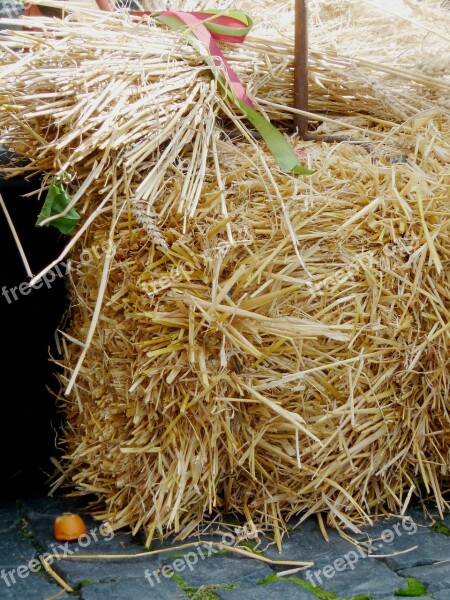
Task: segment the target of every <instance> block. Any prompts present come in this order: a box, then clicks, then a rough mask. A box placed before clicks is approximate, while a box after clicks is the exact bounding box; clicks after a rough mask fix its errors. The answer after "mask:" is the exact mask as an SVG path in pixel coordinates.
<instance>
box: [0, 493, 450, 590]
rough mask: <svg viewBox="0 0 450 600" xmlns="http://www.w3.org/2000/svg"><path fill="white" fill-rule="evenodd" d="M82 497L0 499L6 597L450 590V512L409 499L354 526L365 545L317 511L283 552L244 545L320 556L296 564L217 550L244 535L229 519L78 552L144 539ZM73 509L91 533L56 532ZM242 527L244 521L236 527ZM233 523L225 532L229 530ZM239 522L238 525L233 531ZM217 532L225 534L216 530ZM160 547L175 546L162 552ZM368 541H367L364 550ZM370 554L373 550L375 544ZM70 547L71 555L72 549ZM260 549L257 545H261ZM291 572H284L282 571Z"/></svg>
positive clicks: (266, 543) (271, 553) (288, 556)
mask: <svg viewBox="0 0 450 600" xmlns="http://www.w3.org/2000/svg"><path fill="white" fill-rule="evenodd" d="M84 506H85V505H83V504H80V500H77V501H74V500H70V499H67V498H64V497H57V498H48V497H42V498H36V499H29V500H26V499H25V500H18V501H17V502H11V503H8V504H4V505H2V507H1V508H0V533H1V537H0V577H1V578H0V599H5V600H6V599H14V600H22V599H23V600H44V599H49V598H54V597H56V596H57V595H58V594H60V595H59V596H58V597H59V598H70V597H71V598H78V599H83V600H103V599H105V600H106V599H107V600H128V599H129V600H144V599H145V600H147V599H158V600H175V599H177V598H179V599H183V598H194V599H196V600H216V599H220V600H241V599H242V600H259V599H265V598H267V597H269V598H270V599H271V600H288V599H289V600H291V599H292V600H315V599H319V600H336V599H339V600H340V599H343V598H345V599H349V598H352V599H354V600H356V599H357V600H396V599H397V600H398V598H399V597H414V598H418V599H422V600H424V599H425V598H434V599H435V600H450V537H449V536H450V515H445V516H444V518H443V519H441V518H439V516H438V515H437V514H436V512H435V511H434V510H433V509H432V508H431V507H427V510H426V511H425V512H426V513H427V514H426V516H424V511H423V510H422V509H419V508H412V509H410V510H409V511H408V513H407V517H408V518H406V519H404V520H402V519H400V518H397V517H391V518H389V519H382V520H379V521H377V522H376V523H375V524H374V525H373V526H372V527H368V528H366V529H365V530H364V534H352V537H353V538H354V539H355V540H357V541H358V542H359V547H358V546H355V545H354V544H351V543H350V542H348V541H346V540H345V539H343V538H342V537H341V536H339V535H338V534H337V533H336V532H335V531H334V530H329V531H328V534H329V541H328V542H327V541H326V540H325V539H324V538H323V536H322V534H321V532H320V529H319V526H318V524H317V521H316V519H314V518H311V519H309V520H308V521H306V522H304V523H302V524H301V525H300V526H297V527H295V526H294V525H293V527H292V528H291V529H290V530H289V534H288V535H287V536H286V537H285V538H284V545H283V553H282V554H281V555H280V554H278V552H277V550H276V548H275V546H274V545H273V544H270V540H267V539H266V538H262V542H261V544H260V545H257V544H256V542H255V540H254V539H250V540H247V541H245V542H244V546H245V547H246V548H247V549H248V550H250V551H252V552H255V553H258V552H261V551H262V552H263V554H264V555H265V556H267V557H268V558H271V559H280V558H281V559H284V560H301V561H314V565H313V566H311V567H310V568H306V569H303V570H300V571H297V572H286V569H290V567H286V566H281V565H273V564H268V563H264V562H261V561H260V560H256V559H252V558H247V557H243V556H237V555H236V554H234V553H232V552H229V551H227V550H225V551H218V550H217V548H212V547H211V546H209V545H208V544H206V540H211V539H216V540H218V541H220V540H221V541H222V542H224V543H226V544H230V543H231V541H232V540H233V538H234V540H236V539H237V534H236V532H239V531H241V534H240V536H241V537H242V535H243V531H245V529H244V530H242V524H241V525H239V524H238V522H236V521H235V522H234V523H233V521H232V520H230V522H229V524H228V525H227V526H221V534H220V535H219V532H217V535H216V536H215V537H214V538H211V537H207V536H206V537H204V538H202V540H203V541H199V540H198V539H197V538H195V540H188V541H191V542H192V541H195V542H197V544H196V545H195V546H191V547H189V548H184V549H178V548H176V546H179V545H180V542H172V541H170V540H169V541H167V542H165V543H164V544H159V543H157V544H156V545H155V544H154V545H153V549H157V550H159V552H158V554H153V555H149V556H144V557H140V558H129V559H126V558H125V559H114V560H111V559H109V560H108V559H101V560H82V559H80V558H78V557H77V554H78V555H80V554H84V555H86V554H89V555H99V554H103V555H105V554H106V555H112V554H118V553H120V554H129V555H132V554H136V553H138V552H142V551H145V548H144V545H143V540H142V539H139V538H138V537H132V536H131V535H130V534H128V533H125V532H116V533H113V532H112V531H111V530H109V529H108V527H107V525H106V524H101V523H99V522H96V521H94V520H93V519H92V518H91V517H90V515H89V514H88V513H87V511H86V509H85V508H84ZM67 511H69V512H70V511H76V512H79V513H80V514H82V515H83V517H84V518H85V521H86V524H87V528H88V533H87V534H86V535H85V536H83V537H82V538H79V540H78V541H75V542H71V543H67V544H64V543H62V542H57V541H56V540H55V539H54V538H53V533H52V525H53V520H54V518H55V517H56V516H57V515H59V514H61V513H63V512H67ZM239 527H241V529H239ZM226 531H228V533H227V535H225V536H224V535H223V532H226ZM231 532H233V533H231ZM218 535H219V537H217V536H218ZM163 548H170V550H169V551H168V552H166V553H162V552H161V550H162V549H163ZM364 549H365V551H364ZM45 552H49V553H54V552H58V553H59V554H60V555H63V556H64V555H65V556H66V558H60V559H57V560H54V562H53V565H52V566H53V568H54V569H55V571H56V572H57V573H58V574H59V575H60V576H61V577H62V578H63V579H64V580H65V581H66V582H67V583H69V585H70V586H72V588H73V589H74V593H71V594H69V593H67V592H64V591H63V590H62V588H61V587H60V586H59V585H58V584H57V583H56V582H55V581H54V580H53V579H51V578H50V577H49V576H48V575H47V574H46V573H45V571H44V569H43V568H42V565H41V558H42V556H43V555H44V553H45ZM367 553H369V554H370V556H368V554H367ZM68 556H72V557H73V558H67V557H68ZM255 556H256V558H257V554H255ZM282 572H284V573H283V574H281V573H282Z"/></svg>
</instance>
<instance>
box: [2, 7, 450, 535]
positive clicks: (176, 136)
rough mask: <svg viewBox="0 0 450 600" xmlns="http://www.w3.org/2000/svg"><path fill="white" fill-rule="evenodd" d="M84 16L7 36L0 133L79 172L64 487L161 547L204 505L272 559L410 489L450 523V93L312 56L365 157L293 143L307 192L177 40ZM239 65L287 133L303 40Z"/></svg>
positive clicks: (266, 45) (410, 75)
mask: <svg viewBox="0 0 450 600" xmlns="http://www.w3.org/2000/svg"><path fill="white" fill-rule="evenodd" d="M333 6H336V3H335V4H334V5H333ZM362 6H364V5H362ZM77 10H78V11H80V10H81V9H79V8H78V9H77ZM423 10H425V9H423ZM427 10H428V11H430V13H431V12H432V11H433V10H434V9H431V8H428V9H427ZM436 10H437V9H436ZM83 11H84V12H83ZM368 11H369V9H368ZM369 12H370V11H369ZM82 16H83V22H82V23H80V22H76V21H72V20H70V19H69V20H68V21H65V22H63V23H61V22H57V21H51V20H42V21H41V27H43V28H44V27H45V32H44V33H42V34H36V35H35V36H30V35H29V34H23V33H20V32H16V33H11V34H8V33H6V34H3V35H2V36H1V37H0V55H1V60H2V65H3V66H2V68H1V70H0V78H1V82H2V93H1V94H0V131H1V132H2V134H1V138H2V140H3V141H5V142H7V143H8V144H9V145H11V146H12V147H14V148H15V149H17V150H19V151H22V152H23V153H24V154H25V155H26V156H28V157H29V158H30V159H31V167H30V169H29V171H30V172H32V171H35V170H38V171H44V172H45V173H47V174H48V175H49V176H51V175H52V174H53V173H54V172H55V170H57V169H63V170H66V171H68V172H69V173H70V174H71V175H72V176H73V180H72V183H71V190H72V192H73V203H74V204H76V208H77V210H78V212H79V213H80V214H82V216H83V225H82V227H80V228H79V230H78V232H77V233H76V235H75V236H74V238H73V240H72V242H71V244H70V247H69V246H68V249H67V251H69V250H70V253H71V270H70V288H71V294H72V306H71V310H70V319H71V321H70V326H68V327H67V331H66V332H65V333H64V334H63V335H62V336H61V347H62V351H63V356H64V358H63V359H62V365H63V367H64V370H65V371H64V373H65V374H64V376H63V377H62V379H63V385H64V389H65V391H66V394H65V397H64V400H63V403H64V409H65V411H66V414H67V425H66V429H65V433H64V443H65V445H66V448H67V458H66V468H67V474H68V475H69V476H70V479H71V482H72V483H73V484H75V486H76V487H77V489H78V490H79V491H81V492H87V493H90V492H93V493H96V494H98V496H99V498H100V499H101V501H102V506H101V508H99V509H98V512H97V515H98V517H99V518H102V519H105V518H107V519H108V520H109V521H110V523H111V524H112V525H113V527H114V528H120V527H124V526H130V527H132V529H133V531H134V532H137V531H139V530H140V529H144V530H145V532H146V535H147V541H148V542H150V541H151V540H152V539H153V538H154V537H155V536H156V535H157V536H160V537H164V536H165V535H166V534H167V533H168V532H170V531H176V532H177V533H178V534H179V536H180V537H181V538H184V537H186V536H188V535H189V534H190V533H192V532H193V531H194V530H195V528H196V527H197V526H198V525H199V524H200V523H201V522H202V521H203V519H204V518H205V517H206V516H207V515H209V514H210V513H211V512H213V511H238V512H240V513H243V514H244V515H245V517H246V518H247V520H249V521H250V522H253V523H254V524H255V525H256V526H258V527H263V528H265V529H273V530H274V531H275V539H276V541H277V543H278V544H280V543H281V535H282V530H283V527H284V523H285V521H286V519H287V518H289V517H291V516H292V515H296V514H299V513H300V514H301V519H305V518H306V517H307V516H308V515H310V514H315V513H321V512H324V513H326V514H327V519H328V522H329V523H330V524H332V525H334V526H338V527H343V526H344V527H346V528H350V529H353V530H354V529H355V527H357V526H358V524H360V523H363V522H368V521H370V520H371V519H373V518H376V517H377V516H378V514H380V513H381V512H383V511H392V512H394V513H397V514H400V513H402V512H403V511H404V510H405V508H406V506H407V505H408V503H409V502H410V500H411V497H412V495H414V494H421V493H422V494H426V495H429V496H431V497H433V498H434V499H435V501H436V503H437V506H438V509H439V510H440V511H443V510H444V509H445V508H449V504H448V502H447V501H446V499H445V493H446V492H447V491H448V482H449V464H450V450H449V448H450V417H449V401H448V398H449V383H450V374H449V369H448V364H449V337H450V325H449V314H450V293H449V289H450V286H449V283H450V282H449V273H450V271H449V262H450V237H449V236H450V233H449V226H450V220H449V213H450V196H449V186H450V173H449V170H448V164H449V161H450V131H449V119H448V116H449V113H448V109H447V108H446V106H445V102H446V101H447V100H448V92H449V89H450V83H449V81H448V79H445V78H443V77H435V76H434V75H433V74H431V73H427V72H426V71H424V70H423V69H421V70H420V69H419V71H417V72H413V71H411V70H408V69H407V68H406V67H404V66H402V67H398V68H397V67H395V66H389V67H388V66H387V64H386V63H384V64H381V63H373V64H372V63H371V64H370V65H368V64H367V60H366V59H365V58H364V59H357V58H356V57H351V58H350V57H345V56H340V55H339V54H338V53H334V54H333V53H332V52H331V51H330V50H329V49H327V50H326V51H323V52H322V51H320V52H319V51H316V52H313V54H312V63H311V88H312V98H311V109H312V110H314V111H317V113H318V114H316V115H315V116H314V118H315V119H316V120H317V122H321V121H322V123H323V125H322V129H323V130H327V132H328V131H333V132H335V131H339V132H341V133H342V132H350V133H352V134H353V135H359V136H360V137H361V138H364V139H365V140H367V141H368V142H369V143H370V144H371V151H370V152H367V150H366V149H364V148H363V147H361V146H359V145H357V144H350V143H343V144H339V145H335V146H329V145H325V144H323V145H322V144H315V143H311V142H299V141H296V140H294V139H293V143H294V144H295V147H296V150H297V151H298V152H300V153H306V158H305V159H304V160H305V161H306V162H307V164H308V166H309V167H310V168H312V169H313V170H314V175H312V176H311V177H305V178H298V177H293V176H290V175H287V174H285V173H282V172H281V171H280V170H279V169H278V168H277V167H276V165H275V163H274V161H273V160H272V158H271V156H270V155H269V154H268V153H267V151H266V149H265V148H264V146H263V145H262V144H260V143H257V142H255V141H254V140H253V138H252V137H251V136H250V135H249V134H248V133H247V130H246V128H245V123H244V122H243V121H241V120H240V119H239V118H237V117H236V116H235V115H234V113H233V110H232V109H231V108H230V107H229V106H228V104H227V102H226V101H225V100H224V99H223V97H222V95H221V92H220V91H218V90H217V89H216V85H215V82H214V79H213V78H211V76H210V74H209V71H208V70H207V69H205V67H204V65H203V64H202V62H201V61H199V59H198V57H197V56H196V55H195V52H194V51H193V50H192V49H191V48H190V47H189V46H188V45H185V44H184V43H183V42H182V41H180V38H179V36H178V35H176V34H174V33H171V32H168V31H165V30H163V29H160V28H158V27H155V26H153V25H152V24H151V23H148V24H142V25H140V26H139V27H137V26H136V25H135V24H132V23H131V21H129V20H127V18H126V17H125V16H123V15H122V16H121V15H105V16H102V20H101V21H98V19H99V16H98V13H96V14H94V11H92V13H91V12H89V11H88V10H84V9H83V10H82ZM326 31H328V30H326ZM36 39H37V41H36ZM371 43H373V45H374V46H375V45H376V43H377V38H376V37H373V38H371ZM382 43H383V42H382V41H381V40H378V46H376V49H375V50H376V51H377V52H378V53H379V54H381V53H382V46H381V44H382ZM392 43H393V42H392ZM402 44H403V45H402ZM24 45H25V46H27V51H26V52H22V51H21V50H20V48H22V46H24ZM397 45H398V54H399V55H400V54H401V50H402V48H403V47H405V53H407V51H409V50H410V46H409V43H408V40H405V39H403V38H402V36H401V34H400V37H399V38H398V39H397ZM375 50H374V53H375ZM226 54H227V57H228V58H229V59H230V62H231V63H232V65H233V67H234V68H235V69H236V71H237V72H238V73H239V74H240V76H241V77H242V78H243V79H244V80H245V81H246V82H247V83H248V87H249V89H250V90H251V92H252V94H253V95H254V97H255V100H256V103H257V104H258V105H259V107H260V108H263V109H264V110H265V111H266V113H267V115H269V116H270V117H271V118H275V119H276V120H277V121H278V123H279V125H280V127H281V128H283V127H285V128H287V127H289V125H290V122H291V117H292V110H291V109H289V104H290V101H291V88H292V44H291V42H290V41H289V40H286V39H285V40H281V39H280V40H274V39H273V37H271V38H270V39H263V38H252V39H250V40H249V41H248V43H246V44H245V45H244V46H243V48H237V49H236V48H231V47H226ZM446 56H447V57H448V50H447V55H446ZM374 78H377V79H376V80H377V81H378V82H379V79H378V78H381V80H383V81H384V83H383V85H384V92H383V94H380V93H379V83H377V84H376V85H375V84H374V83H371V82H373V81H374ZM384 78H385V79H384ZM387 82H388V83H387ZM236 131H238V132H240V137H238V138H233V139H230V134H231V133H234V132H236ZM355 131H356V134H355ZM105 243H108V251H106V252H105ZM86 256H88V257H89V260H85V258H86Z"/></svg>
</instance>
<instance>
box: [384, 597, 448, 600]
mask: <svg viewBox="0 0 450 600" xmlns="http://www.w3.org/2000/svg"><path fill="white" fill-rule="evenodd" d="M403 597H404V596H403ZM400 598H401V596H387V597H386V598H381V600H400ZM410 598H411V596H410ZM413 598H414V600H430V598H431V596H413ZM435 598H436V596H435ZM445 600H450V596H447V597H446V599H445Z"/></svg>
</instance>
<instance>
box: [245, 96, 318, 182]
mask: <svg viewBox="0 0 450 600" xmlns="http://www.w3.org/2000/svg"><path fill="white" fill-rule="evenodd" d="M234 102H235V103H236V104H237V105H238V106H239V108H240V109H241V110H242V112H243V113H245V116H246V117H247V119H248V120H249V121H250V123H251V124H252V125H253V126H254V127H255V129H256V130H257V131H259V133H260V134H261V137H262V138H263V140H264V141H265V142H266V144H267V146H268V148H269V150H270V151H271V153H272V154H273V157H274V159H275V160H276V162H277V164H278V166H279V167H280V169H281V170H282V171H284V172H285V173H289V172H292V173H296V174H297V175H311V174H312V171H310V170H309V169H307V168H306V167H302V166H301V165H299V163H298V157H297V155H296V154H295V152H294V150H293V149H292V146H291V145H290V144H289V142H288V140H287V139H286V138H285V137H284V135H283V134H282V133H281V131H279V130H278V129H277V128H276V127H274V126H273V125H272V123H270V122H269V121H268V120H267V119H265V118H264V117H263V116H262V115H261V114H259V113H258V112H256V110H254V109H253V108H251V107H250V106H248V105H247V104H245V102H242V101H241V100H239V99H238V98H234Z"/></svg>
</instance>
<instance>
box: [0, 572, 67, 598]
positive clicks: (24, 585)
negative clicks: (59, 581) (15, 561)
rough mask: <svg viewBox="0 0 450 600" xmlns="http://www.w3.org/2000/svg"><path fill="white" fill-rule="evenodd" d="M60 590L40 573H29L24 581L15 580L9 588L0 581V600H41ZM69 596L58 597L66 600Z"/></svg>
mask: <svg viewBox="0 0 450 600" xmlns="http://www.w3.org/2000/svg"><path fill="white" fill-rule="evenodd" d="M60 591H61V588H60V587H59V586H58V585H56V584H54V583H50V582H49V581H47V579H45V577H44V576H43V575H41V574H40V573H29V575H28V577H26V578H24V579H19V578H17V579H16V583H15V584H11V585H10V586H9V587H8V586H7V585H6V584H5V582H4V581H3V580H2V579H0V598H1V599H2V600H24V599H25V598H26V600H43V599H44V598H50V597H51V596H54V595H55V594H57V593H58V592H60ZM69 598H70V596H69V595H68V594H63V595H62V596H59V599H61V600H67V599H69Z"/></svg>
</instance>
